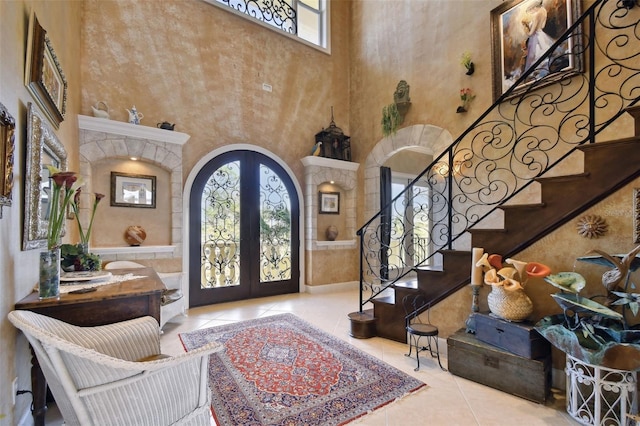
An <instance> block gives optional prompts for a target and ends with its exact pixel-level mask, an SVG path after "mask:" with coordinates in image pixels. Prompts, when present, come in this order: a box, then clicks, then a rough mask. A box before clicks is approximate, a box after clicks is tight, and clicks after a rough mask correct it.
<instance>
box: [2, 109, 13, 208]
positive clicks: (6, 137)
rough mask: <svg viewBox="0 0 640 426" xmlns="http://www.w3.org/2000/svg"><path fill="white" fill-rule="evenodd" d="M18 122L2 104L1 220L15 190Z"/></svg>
mask: <svg viewBox="0 0 640 426" xmlns="http://www.w3.org/2000/svg"><path fill="white" fill-rule="evenodd" d="M15 129H16V120H15V119H14V118H13V117H12V116H11V114H9V111H8V110H7V108H6V107H5V106H4V105H3V104H1V103H0V219H1V218H2V207H4V206H11V191H12V190H13V153H14V151H15V148H16V145H15Z"/></svg>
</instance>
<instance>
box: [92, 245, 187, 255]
mask: <svg viewBox="0 0 640 426" xmlns="http://www.w3.org/2000/svg"><path fill="white" fill-rule="evenodd" d="M175 249H176V246H175V245H170V246H122V247H91V253H95V254H97V255H111V254H142V253H173V251H174V250H175Z"/></svg>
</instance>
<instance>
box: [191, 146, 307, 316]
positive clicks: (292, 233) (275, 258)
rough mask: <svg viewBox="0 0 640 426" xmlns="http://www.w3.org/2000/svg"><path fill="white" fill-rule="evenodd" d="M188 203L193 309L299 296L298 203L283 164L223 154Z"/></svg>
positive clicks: (204, 172)
mask: <svg viewBox="0 0 640 426" xmlns="http://www.w3.org/2000/svg"><path fill="white" fill-rule="evenodd" d="M189 203H190V217H189V277H190V278H189V280H190V282H189V306H190V307H193V306H201V305H209V304H213V303H220V302H228V301H232V300H242V299H250V298H255V297H263V296H272V295H276V294H285V293H295V292H297V291H298V284H299V276H300V271H299V264H300V261H299V244H300V242H299V241H300V240H299V204H298V197H297V194H296V191H295V187H294V185H293V182H292V181H291V179H290V178H289V176H288V175H287V173H286V172H285V170H284V169H283V168H282V167H281V166H280V165H279V164H278V163H276V162H275V161H273V160H272V159H270V158H269V157H267V156H265V155H263V154H261V153H258V152H254V151H231V152H227V153H225V154H222V155H220V156H218V157H216V158H214V159H212V160H211V161H210V162H209V163H207V164H206V165H205V166H204V167H203V168H202V169H201V170H200V172H199V173H198V175H197V176H196V178H195V179H194V182H193V185H192V187H191V194H190V201H189Z"/></svg>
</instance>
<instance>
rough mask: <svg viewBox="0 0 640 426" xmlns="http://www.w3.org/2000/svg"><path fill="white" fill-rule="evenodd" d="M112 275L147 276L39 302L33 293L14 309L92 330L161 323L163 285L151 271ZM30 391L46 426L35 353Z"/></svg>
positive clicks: (36, 413) (36, 412)
mask: <svg viewBox="0 0 640 426" xmlns="http://www.w3.org/2000/svg"><path fill="white" fill-rule="evenodd" d="M109 272H111V273H112V274H113V275H124V274H128V273H133V274H134V275H135V276H144V278H137V279H133V280H130V281H122V282H119V283H114V284H107V285H103V286H99V287H97V289H96V291H94V292H91V293H84V294H62V295H60V299H47V300H40V299H39V298H38V293H37V292H32V293H31V294H29V295H28V296H27V297H25V298H24V299H22V300H20V301H19V302H18V303H16V305H15V309H21V310H27V311H33V312H37V313H39V314H42V315H46V316H49V317H52V318H56V319H59V320H61V321H64V322H67V323H69V324H73V325H79V326H84V327H91V326H96V325H105V324H112V323H115V322H120V321H126V320H129V319H133V318H139V317H143V316H147V315H148V316H152V317H154V318H155V319H156V321H158V323H160V299H161V297H162V290H164V289H165V286H164V284H163V283H162V280H161V279H160V277H158V274H157V273H156V272H155V271H154V270H153V269H152V268H140V269H134V270H132V269H113V270H110V271H109ZM31 388H32V391H33V420H34V424H35V425H36V426H40V425H44V420H45V413H46V411H47V404H46V395H47V382H46V381H45V378H44V375H43V373H42V370H41V369H40V365H39V364H38V360H37V358H36V357H35V354H34V355H33V358H32V368H31Z"/></svg>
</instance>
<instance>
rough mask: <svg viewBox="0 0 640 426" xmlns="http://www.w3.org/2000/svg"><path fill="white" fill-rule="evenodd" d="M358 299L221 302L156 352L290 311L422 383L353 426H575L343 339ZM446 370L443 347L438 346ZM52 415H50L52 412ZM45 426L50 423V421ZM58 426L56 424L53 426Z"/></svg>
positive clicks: (369, 343)
mask: <svg viewBox="0 0 640 426" xmlns="http://www.w3.org/2000/svg"><path fill="white" fill-rule="evenodd" d="M357 307H358V294H357V292H355V291H345V292H338V293H329V294H308V293H299V294H291V295H284V296H276V297H268V298H261V299H253V300H247V301H242V302H232V303H223V304H219V305H210V306H206V307H199V308H194V309H190V310H189V313H188V316H186V317H183V316H179V317H177V318H175V319H174V320H172V321H170V322H169V323H167V324H166V325H165V328H164V334H163V335H162V339H161V342H162V352H163V353H166V354H179V353H182V352H183V348H182V344H181V343H180V340H179V338H178V334H179V333H182V332H185V331H191V330H195V329H199V328H207V327H213V326H216V325H221V324H228V323H232V322H236V321H241V320H246V319H252V318H258V317H264V316H268V315H275V314H280V313H285V312H290V313H292V314H295V315H297V316H299V317H300V318H302V319H304V320H306V321H308V322H310V323H312V324H313V325H315V326H316V327H318V328H321V329H323V330H325V331H327V332H329V333H331V334H333V335H335V336H337V337H339V338H341V339H343V340H345V341H347V342H350V343H351V344H353V345H354V346H356V347H358V348H360V349H362V350H364V351H365V352H368V353H370V354H372V355H374V356H376V357H378V358H380V359H381V360H383V361H385V362H387V363H388V364H391V365H393V366H394V367H396V368H398V369H400V370H402V371H404V372H405V373H407V374H410V375H412V376H414V377H417V378H418V379H420V380H422V381H424V382H425V383H427V385H428V387H427V388H426V389H423V390H421V391H419V392H417V393H416V394H414V395H409V396H406V397H405V398H403V399H401V400H400V401H397V402H395V403H392V404H390V405H388V406H386V407H383V408H380V409H379V410H376V411H375V412H373V413H371V414H369V415H367V416H365V417H363V418H361V419H359V420H357V421H356V422H355V423H356V424H357V425H366V426H383V425H387V426H400V425H402V426H404V425H429V426H432V425H447V426H450V425H465V426H467V425H482V426H494V425H495V426H498V425H505V426H506V425H527V426H533V425H575V424H577V423H576V422H575V421H573V420H572V419H571V418H570V417H569V416H568V415H567V414H566V411H565V409H564V405H565V401H564V394H562V393H559V394H558V393H556V394H555V396H556V397H555V398H553V399H552V401H551V402H550V403H548V404H546V405H541V404H536V403H534V402H529V401H527V400H525V399H522V398H519V397H516V396H512V395H510V394H507V393H504V392H501V391H498V390H495V389H492V388H489V387H486V386H483V385H480V384H478V383H475V382H472V381H469V380H466V379H463V378H460V377H458V376H454V375H452V374H450V373H448V372H444V371H442V370H440V368H439V367H438V364H437V362H436V361H435V360H433V359H431V358H430V357H429V356H425V357H424V358H421V361H420V370H419V371H417V372H414V371H413V369H414V368H415V358H407V357H406V356H405V355H404V354H405V353H406V352H407V346H406V345H404V344H401V343H398V342H394V341H391V340H386V339H381V338H372V339H355V338H352V337H351V336H349V329H350V325H349V321H348V318H347V315H348V314H349V313H350V312H353V311H356V310H357ZM440 350H441V353H442V354H444V356H443V357H442V361H443V365H444V366H445V367H446V342H445V341H444V340H442V341H441V345H440ZM52 414H53V413H52ZM51 420H52V422H51V423H50V422H49V421H47V424H56V422H55V420H54V419H51ZM57 424H60V423H57Z"/></svg>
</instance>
